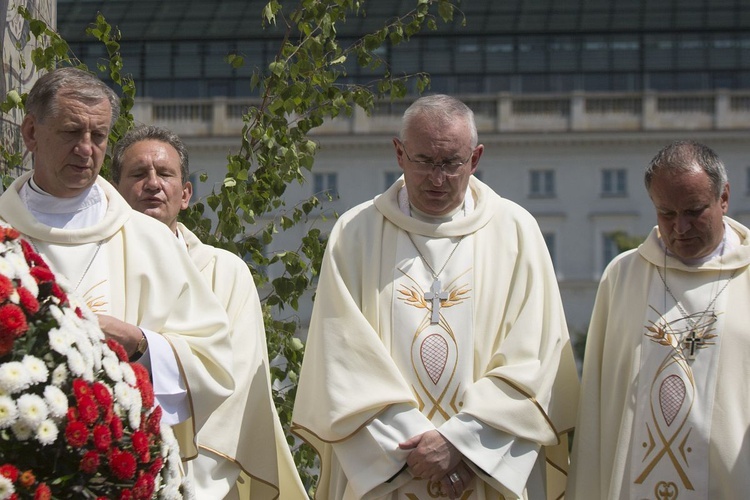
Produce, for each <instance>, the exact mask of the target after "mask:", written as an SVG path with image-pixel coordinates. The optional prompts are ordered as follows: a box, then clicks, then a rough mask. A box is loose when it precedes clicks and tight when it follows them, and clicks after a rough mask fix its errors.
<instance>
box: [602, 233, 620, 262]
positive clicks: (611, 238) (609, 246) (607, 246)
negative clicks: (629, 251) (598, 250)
mask: <svg viewBox="0 0 750 500" xmlns="http://www.w3.org/2000/svg"><path fill="white" fill-rule="evenodd" d="M603 238H604V239H603V241H602V270H604V268H605V267H607V264H609V262H610V261H611V260H612V259H614V258H615V257H616V256H617V255H618V254H619V253H620V247H619V246H618V245H617V240H616V239H615V233H607V234H605V235H603Z"/></svg>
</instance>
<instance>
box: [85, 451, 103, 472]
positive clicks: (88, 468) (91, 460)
mask: <svg viewBox="0 0 750 500" xmlns="http://www.w3.org/2000/svg"><path fill="white" fill-rule="evenodd" d="M98 468H99V454H98V453H97V452H95V451H92V450H90V451H87V452H86V453H85V454H84V455H83V458H82V459H81V472H85V473H86V474H93V473H94V472H96V470H97V469H98Z"/></svg>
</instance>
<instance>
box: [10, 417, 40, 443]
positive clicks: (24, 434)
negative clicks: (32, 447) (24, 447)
mask: <svg viewBox="0 0 750 500" xmlns="http://www.w3.org/2000/svg"><path fill="white" fill-rule="evenodd" d="M10 428H11V430H12V431H13V435H14V436H16V439H18V440H19V441H26V440H28V439H29V438H30V437H31V435H32V434H33V433H34V428H33V427H31V426H30V425H29V424H27V423H26V422H24V421H23V420H20V419H19V420H16V423H15V424H13V425H11V426H10Z"/></svg>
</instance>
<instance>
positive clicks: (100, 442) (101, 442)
mask: <svg viewBox="0 0 750 500" xmlns="http://www.w3.org/2000/svg"><path fill="white" fill-rule="evenodd" d="M111 444H112V432H111V431H110V430H109V427H107V426H106V425H97V426H96V427H94V446H96V449H97V450H99V451H107V449H108V448H109V446H110V445H111Z"/></svg>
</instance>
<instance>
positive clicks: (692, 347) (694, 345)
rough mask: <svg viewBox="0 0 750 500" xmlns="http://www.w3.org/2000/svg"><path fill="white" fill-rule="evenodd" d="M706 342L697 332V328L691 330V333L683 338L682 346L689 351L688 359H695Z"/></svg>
mask: <svg viewBox="0 0 750 500" xmlns="http://www.w3.org/2000/svg"><path fill="white" fill-rule="evenodd" d="M705 343H706V340H705V339H704V338H703V337H702V336H700V337H699V336H698V334H697V333H695V330H691V331H690V335H688V336H687V337H685V338H684V339H682V348H683V349H684V350H686V351H687V358H688V359H695V355H696V353H697V352H698V349H700V348H701V347H702V346H703V345H705Z"/></svg>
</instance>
